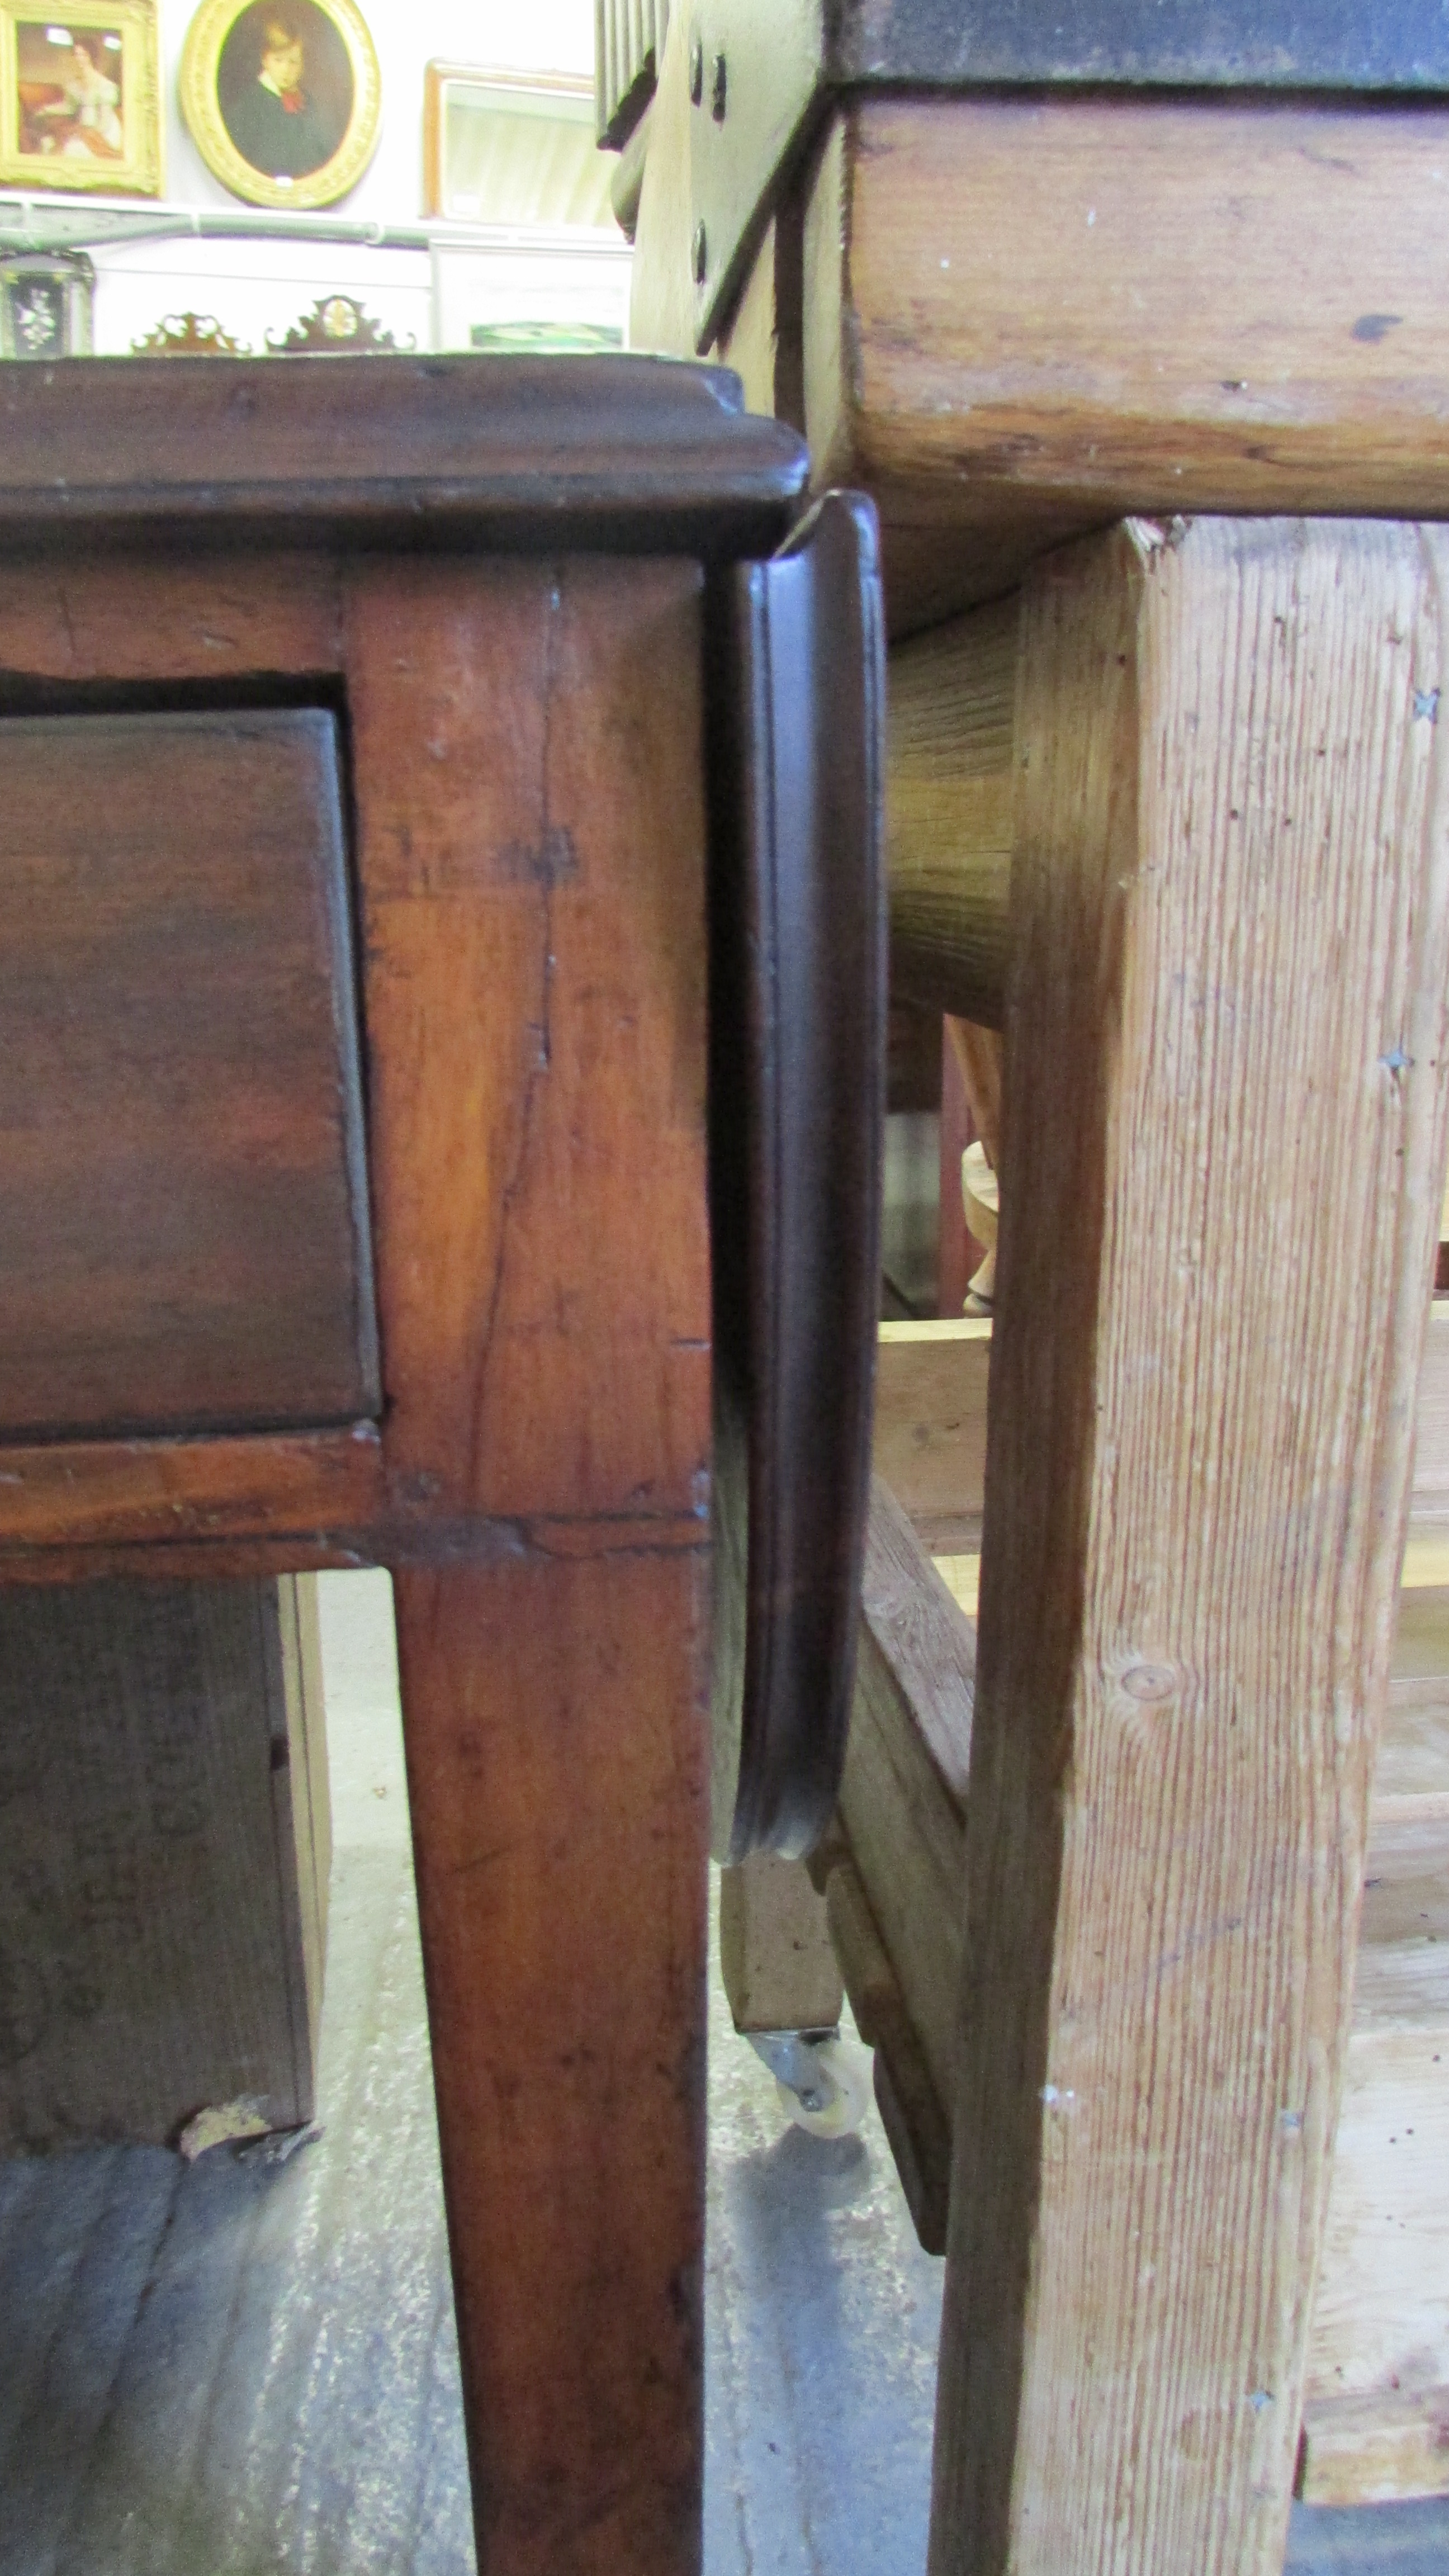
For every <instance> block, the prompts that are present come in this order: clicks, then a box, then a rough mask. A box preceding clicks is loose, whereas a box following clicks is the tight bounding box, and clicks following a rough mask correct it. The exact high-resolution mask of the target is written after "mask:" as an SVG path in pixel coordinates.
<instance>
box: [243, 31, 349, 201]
mask: <svg viewBox="0 0 1449 2576" xmlns="http://www.w3.org/2000/svg"><path fill="white" fill-rule="evenodd" d="M216 86H217V105H218V107H219V109H220V111H221V118H222V123H223V124H224V125H225V127H226V131H227V133H228V135H229V137H230V139H231V142H232V144H233V146H234V148H235V150H236V151H238V152H239V153H240V154H241V156H242V159H243V160H244V161H247V162H249V163H250V165H251V167H252V168H253V169H254V170H257V171H259V172H260V173H261V174H262V176H263V177H264V178H268V179H276V180H288V179H306V178H309V177H310V176H311V175H312V173H313V172H314V171H316V170H320V169H322V168H323V167H324V166H325V164H326V163H327V162H329V161H330V160H331V159H332V157H333V155H334V153H335V152H336V151H337V149H338V147H339V145H340V144H341V141H342V138H343V136H344V134H345V133H346V131H347V127H348V122H349V119H350V118H351V115H352V96H353V81H352V67H351V65H350V63H349V61H348V58H347V49H346V46H345V45H344V44H343V42H342V39H341V37H340V35H339V34H338V32H337V29H336V28H335V27H334V26H333V24H332V23H331V21H330V19H329V18H328V17H327V16H326V14H325V13H324V11H323V10H321V9H320V8H318V7H317V6H316V5H315V0H280V5H273V0H257V5H256V6H254V7H252V8H250V9H245V10H243V11H242V13H241V15H240V16H239V17H238V19H237V20H236V23H235V25H234V26H233V28H232V30H231V33H230V34H229V36H228V38H227V40H226V43H225V45H224V47H223V49H222V54H221V60H220V63H219V65H218V69H217V85H216Z"/></svg>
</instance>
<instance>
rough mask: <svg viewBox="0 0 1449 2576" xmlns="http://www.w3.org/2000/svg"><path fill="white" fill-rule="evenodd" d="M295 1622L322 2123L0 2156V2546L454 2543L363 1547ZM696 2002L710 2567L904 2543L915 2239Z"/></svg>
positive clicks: (438, 2240) (41, 2549)
mask: <svg viewBox="0 0 1449 2576" xmlns="http://www.w3.org/2000/svg"><path fill="white" fill-rule="evenodd" d="M324 1628H325V1635H326V1644H327V1654H328V1682H329V1721H330V1735H331V1742H332V1750H333V1807H334V1821H335V1835H336V1852H335V1860H334V1867H333V1877H332V1927H331V1939H330V1947H329V1962H328V1980H327V2002H326V2011H325V2015H324V2023H323V2044H322V2069H321V2091H322V2105H321V2119H322V2123H323V2133H322V2135H321V2137H320V2138H319V2139H318V2140H317V2141H316V2143H315V2144H313V2145H311V2146H308V2147H306V2148H304V2149H302V2150H301V2151H300V2152H298V2153H297V2154H295V2155H294V2156H292V2157H291V2159H290V2160H289V2161H288V2162H286V2163H285V2164H277V2163H275V2162H270V2161H268V2159H267V2156H266V2154H265V2153H264V2152H258V2151H257V2150H255V2149H253V2150H251V2151H249V2152H246V2153H242V2154H239V2153H237V2152H236V2151H235V2150H233V2149H231V2148H218V2149H216V2150H215V2151H214V2152H213V2153H212V2154H210V2155H208V2156H205V2157H203V2158H202V2159H201V2160H200V2161H199V2162H198V2163H197V2164H196V2165H194V2166H192V2167H189V2168H184V2167H182V2166H181V2165H180V2164H179V2163H178V2162H177V2160H176V2159H174V2158H173V2157H171V2156H169V2155H165V2154H161V2153H157V2152H153V2151H151V2150H147V2149H114V2150H100V2151H86V2152H79V2153H72V2154H69V2155H66V2156H62V2157H56V2158H53V2159H50V2160H47V2161H33V2162H28V2163H12V2164H8V2165H0V2576H344V2571H345V2576H354V2572H355V2571H356V2572H357V2576H360V2571H366V2576H470V2571H472V2569H473V2565H474V2560H473V2548H472V2541H471V2537H470V2534H469V2529H468V2509H467V2484H466V2476H465V2470H464V2459H463V2435H462V2422H461V2416H460V2408H459V2393H458V2361H457V2347H456V2342H455V2338H454V2333H453V2320H452V2309H451V2302H450V2298H449V2292H448V2281H447V2267H446V2258H445V2252H444V2241H443V2216H442V2200H441V2191H440V2185H439V2177H438V2155H437V2133H436V2128H435V2125H434V2121H433V2114H432V2104H431V2097H430V2089H429V2070H428V2052H427V2039H426V2032H425V2027H424V2019H423V2002H422V1980H421V1970H420V1964H419V1958H418V1943H417V1926H416V1918H415V1911H414V1906H413V1892H412V1874H411V1867H410V1862H409V1855H408V1845H407V1830H406V1810H405V1803H404V1798H403V1791H402V1771H401V1750H400V1741H399V1736H398V1722H397V1709H396V1684H395V1674H394V1671H393V1666H392V1654H391V1640H390V1622H389V1616H388V1602H387V1592H386V1583H385V1579H383V1578H379V1577H365V1576H342V1577H325V1578H324ZM711 2012H712V2026H711V2040H712V2067H711V2077H710V2112H711V2142H710V2175H709V2255H708V2283H707V2307H706V2318H707V2336H708V2380H707V2387H708V2463H707V2478H706V2498H705V2518H706V2546H705V2563H706V2569H707V2576H919V2571H920V2570H921V2569H922V2568H923V2566H924V2557H925V2524H926V2496H927V2487H928V2481H929V2467H930V2438H931V2405H932V2394H933V2382H934V2375H935V2340H936V2330H937V2325H938V2321H939V2312H940V2266H939V2265H938V2264H937V2263H934V2262H932V2261H931V2260H930V2258H929V2257H927V2256H925V2255H923V2254H922V2253H921V2251H920V2249H919V2247H918V2246H917V2244H916V2242H915V2238H914V2235H913V2233H912V2230H911V2226H910V2221H909V2219H908V2217H907V2214H906V2210H905V2206H904V2203H903V2201H902V2199H901V2195H900V2190H899V2186H898V2185H897V2182H896V2179H895V2174H894V2170H893V2168H892V2165H891V2161H890V2157H889V2154H888V2152H887V2150H886V2146H885V2142H884V2139H883V2137H882V2135H881V2132H880V2129H879V2126H878V2124H877V2123H876V2122H875V2120H874V2118H872V2120H871V2122H870V2123H869V2125H868V2126H867V2128H866V2130H865V2132H864V2134H863V2135H862V2136H861V2137H859V2138H855V2139H849V2140H845V2141H841V2142H839V2143H837V2144H834V2145H821V2144H818V2143H815V2142H813V2141H811V2140H809V2139H807V2138H805V2137H804V2136H802V2135H801V2134H800V2133H799V2132H798V2131H797V2130H794V2129H792V2128H790V2127H789V2126H788V2124H787V2123H786V2121H785V2119H784V2117H783V2115H782V2113H781V2111H780V2109H779V2106H778V2103H777V2100H776V2096H775V2088H774V2085H773V2082H772V2080H771V2078H770V2077H769V2076H768V2075H767V2074H766V2072H765V2070H764V2069H763V2068H762V2067H761V2066H760V2065H759V2064H758V2062H757V2060H756V2059H755V2058H754V2057H753V2056H752V2055H751V2054H750V2053H749V2052H748V2051H747V2050H746V2049H744V2048H742V2047H741V2046H740V2044H739V2043H738V2042H737V2041H736V2040H735V2038H734V2035H733V2033H732V2031H731V2030H730V2027H729V2016H728V2012H727V2009H726V2007H725V2003H724V1998H723V1995H722V1994H721V1993H720V1992H719V1990H718V1988H717V1987H716V1989H715V1991H714V1993H713V1994H712V1998H711ZM1288 2566H1289V2568H1290V2569H1291V2570H1292V2571H1293V2576H1328V2571H1329V2570H1332V2571H1334V2576H1370V2571H1375V2576H1376V2571H1380V2570H1382V2571H1385V2576H1387V2571H1390V2570H1391V2571H1393V2576H1431V2571H1432V2576H1444V2571H1445V2569H1446V2567H1449V2505H1439V2504H1434V2505H1424V2506H1414V2507H1401V2508H1383V2507H1379V2508H1375V2509H1373V2510H1371V2511H1369V2512H1366V2513H1358V2514H1339V2513H1332V2514H1330V2513H1307V2512H1303V2511H1299V2512H1297V2513H1296V2514H1295V2516H1294V2522H1293V2531H1292V2537H1291V2541H1290V2548H1289V2558H1288ZM1168 2576H1195V2571H1190V2570H1182V2571H1180V2572H1179V2571H1176V2570H1173V2571H1168Z"/></svg>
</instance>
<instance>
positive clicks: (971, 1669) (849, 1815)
mask: <svg viewBox="0 0 1449 2576" xmlns="http://www.w3.org/2000/svg"><path fill="white" fill-rule="evenodd" d="M861 1606H862V1618H861V1630H860V1644H859V1660H858V1664H857V1671H856V1685H855V1702H854V1706H853V1709H852V1712H851V1730H850V1742H849V1745H848V1747H847V1751H846V1760H845V1773H844V1777H843V1779H842V1781H841V1788H840V1823H841V1827H842V1829H843V1832H844V1836H845V1839H846V1842H847V1844H848V1846H849V1858H850V1860H851V1863H852V1864H853V1866H854V1869H855V1870H856V1872H857V1874H858V1877H859V1880H860V1885H861V1890H862V1893H863V1897H864V1901H865V1903H866V1905H867V1906H868V1908H869V1912H870V1915H871V1918H872V1920H873V1923H874V1927H875V1934H876V1937H877V1938H878V1940H879V1943H880V1947H881V1950H882V1951H883V1953H884V1955H885V1957H886V1959H887V1960H888V1962H889V1966H890V1972H891V1977H892V1979H893V1981H894V1986H895V1989H896V1990H897V1993H898V1996H899V2008H898V2011H897V2013H896V2014H895V2016H894V2017H893V2019H892V2020H891V2021H890V2022H889V2023H882V2024H881V2032H880V2036H878V2038H877V2040H876V2043H875V2044H876V2046H877V2047H878V2048H879V2049H880V2051H881V2052H882V2054H883V2056H884V2058H885V2061H886V2074H887V2078H888V2079H889V2084H888V2089H889V2093H890V2096H891V2110H892V2112H893V2113H894V2115H895V2116H894V2121H892V2120H891V2118H890V2117H889V2115H888V2126H891V2128H892V2137H893V2142H895V2143H898V2139H897V2136H896V2133H897V2131H898V2130H903V2131H904V2132H906V2134H907V2137H908V2140H909V2149H908V2153H907V2155H906V2158H905V2162H904V2165H903V2173H904V2175H905V2178H906V2180H907V2192H908V2197H909V2198H910V2199H911V2202H912V2207H913V2209H914V2210H915V2212H916V2216H917V2222H918V2225H921V2226H922V2233H923V2237H924V2236H926V2231H927V2228H929V2227H930V2226H931V2222H932V2219H933V2218H934V2216H935V2213H936V2212H938V2211H940V2212H942V2213H944V2207H945V2202H946V2197H947V2192H948V2189H949V2176H948V2170H947V2165H946V2160H945V2141H946V2139H947V2137H948V2134H949V2127H950V2106H951V2102H952V2097H953V2093H954V2089H955V2077H956V2068H957V2031H956V2013H957V1998H958V1993H959V1988H960V1981H961V1968H962V1956H961V1941H962V1934H963V1932H964V1928H965V1906H964V1859H965V1837H964V1813H965V1795H966V1780H967V1773H968V1769H969V1765H970V1758H971V1711H972V1699H973V1691H974V1677H975V1640H974V1637H973V1635H972V1632H971V1629H970V1626H969V1624H968V1623H967V1621H966V1620H965V1619H963V1618H962V1616H961V1614H960V1612H959V1611H958V1610H957V1608H956V1605H955V1603H954V1602H953V1601H952V1599H951V1597H950V1595H949V1593H948V1592H947V1590H946V1588H945V1586H944V1584H943V1583H942V1582H941V1580H940V1578H939V1576H938V1575H937V1574H936V1572H935V1570H934V1568H933V1567H932V1565H931V1562H930V1560H929V1558H928V1557H927V1556H926V1555H925V1554H924V1552H923V1550H922V1548H921V1546H920V1543H919V1541H918V1540H917V1539H916V1537H915V1534H914V1532H913V1531H912V1529H911V1526H910V1523H909V1522H908V1521H907V1519H906V1517H905V1515H904V1513H903V1512H902V1511H901V1510H900V1508H899V1506H898V1505H897V1504H896V1503H895V1502H894V1500H893V1499H892V1497H891V1494H890V1493H889V1491H888V1489H887V1488H886V1487H885V1486H883V1485H882V1484H881V1482H880V1480H879V1478H877V1480H876V1482H875V1485H874V1487H873V1489H872V1496H871V1516H870V1525H869V1531H868V1535H867V1541H866V1565H865V1581H864V1586H863V1592H862V1605H861ZM841 1964H842V1966H843V1968H844V1969H845V1972H846V1977H847V1982H848V1983H850V1990H851V2001H852V2003H853V2004H854V2005H855V2009H856V2017H857V2020H859V2017H860V2013H861V2010H862V2008H863V2004H862V1998H861V1997H860V1996H859V1995H858V1994H857V1991H856V1983H853V1982H851V1978H852V1966H851V1957H850V1954H849V1952H848V1951H847V1952H845V1953H843V1954H842V1961H841ZM856 1975H857V1981H858V1977H859V1971H857V1972H856ZM865 2008H866V2009H867V2010H868V2009H869V2006H868V2001H867V2003H866V2005H865ZM879 2018H880V2017H879V2015H878V2016H877V2019H878V2020H879ZM901 2022H903V2023H904V2025H905V2036H906V2041H907V2045H906V2046H905V2049H904V2052H902V2049H901V2046H900V2044H899V2040H898V2038H897V2029H898V2026H899V2024H900V2023H901ZM862 2027H864V2025H862ZM898 2058H899V2059H902V2063H901V2064H899V2065H897V2064H896V2060H897V2059H898ZM917 2062H919V2069H920V2070H921V2071H923V2072H924V2076H925V2078H926V2079H927V2084H928V2087H929V2099H928V2100H926V2101H925V2113H926V2116H925V2119H924V2121H923V2120H922V2119H921V2118H920V2117H918V2116H915V2115H914V2105H915V2104H916V2103H917V2102H919V2101H921V2100H922V2098H923V2095H922V2085H921V2080H920V2072H918V2063H917ZM883 2099H884V2097H883ZM938 2114H939V2116H938ZM927 2241H929V2239H927ZM943 2241H944V2240H943V2239H942V2238H940V2237H939V2235H938V2236H937V2237H936V2241H935V2243H934V2245H933V2248H932V2250H934V2251H937V2252H939V2251H940V2250H941V2245H942V2243H943Z"/></svg>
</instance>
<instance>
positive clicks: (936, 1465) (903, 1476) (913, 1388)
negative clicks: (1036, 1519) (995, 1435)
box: [874, 1315, 991, 1556]
mask: <svg viewBox="0 0 1449 2576" xmlns="http://www.w3.org/2000/svg"><path fill="white" fill-rule="evenodd" d="M990 1365H991V1321H990V1318H989V1317H986V1316H977V1315H964V1316H963V1315H955V1316H942V1317H941V1318H940V1320H939V1321H930V1320H928V1321H926V1322H923V1323H899V1324H882V1326H881V1328H880V1343H879V1347H878V1349H877V1352H876V1378H875V1444H874V1461H875V1472H876V1475H877V1477H878V1478H880V1480H881V1481H882V1482H883V1483H884V1484H886V1485H888V1486H889V1487H890V1490H891V1493H892V1494H893V1496H894V1497H895V1500H896V1502H897V1503H898V1504H899V1505H900V1506H901V1508H902V1510H903V1511H904V1512H905V1513H906V1515H907V1517H908V1518H909V1520H910V1521H911V1523H912V1525H913V1527H914V1529H915V1531H916V1534H917V1536H918V1538H919V1539H920V1540H921V1542H922V1545H923V1546H925V1547H926V1548H928V1549H929V1550H930V1551H931V1552H932V1554H933V1555H938V1556H942V1555H944V1556H950V1555H959V1554H965V1553H968V1552H970V1551H972V1550H977V1551H979V1549H980V1546H981V1530H982V1515H983V1512H984V1509H985V1503H986V1382H987V1375H988V1371H989V1369H990Z"/></svg>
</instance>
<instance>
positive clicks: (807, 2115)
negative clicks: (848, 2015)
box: [750, 2030, 871, 2138]
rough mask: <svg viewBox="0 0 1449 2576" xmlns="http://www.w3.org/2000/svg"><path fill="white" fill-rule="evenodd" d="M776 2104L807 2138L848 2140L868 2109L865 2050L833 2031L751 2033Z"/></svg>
mask: <svg viewBox="0 0 1449 2576" xmlns="http://www.w3.org/2000/svg"><path fill="white" fill-rule="evenodd" d="M750 2046H751V2047H752V2048H753V2049H754V2051H755V2054H756V2055H757V2056H758V2057H762V2058H763V2059H764V2061H765V2064H766V2065H767V2066H768V2067H769V2069H770V2072H771V2074H772V2075H773V2076H774V2078H775V2090H776V2092H777V2093H778V2094H779V2096H780V2108H781V2110H782V2111H783V2112H785V2114H786V2116H787V2117H788V2118H789V2119H791V2120H793V2122H794V2124H795V2126H796V2128H797V2129H804V2130H805V2131H806V2133H807V2135H808V2136H810V2137H812V2138H850V2137H853V2136H854V2135H855V2132H856V2130H857V2129H858V2128H859V2127H860V2124H861V2122H862V2120H863V2119H864V2118H865V2115H866V2112H867V2111H868V2110H869V2108H870V2098H871V2083H870V2069H871V2060H870V2051H869V2050H868V2049H865V2048H861V2047H859V2046H858V2045H857V2044H856V2042H855V2041H854V2040H849V2039H842V2038H841V2036H840V2033H839V2031H838V2030H823V2031H821V2030H768V2031H752V2032H751V2033H750Z"/></svg>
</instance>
